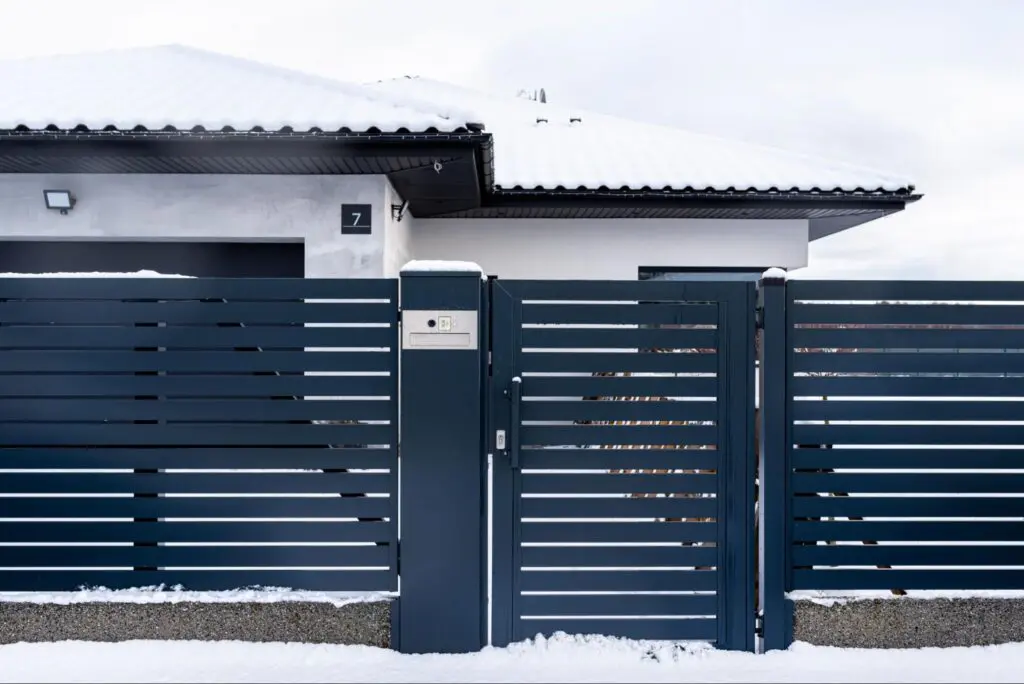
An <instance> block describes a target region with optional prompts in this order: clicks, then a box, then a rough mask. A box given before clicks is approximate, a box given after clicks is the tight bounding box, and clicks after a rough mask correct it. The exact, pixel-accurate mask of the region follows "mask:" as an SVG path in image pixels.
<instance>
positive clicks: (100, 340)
mask: <svg viewBox="0 0 1024 684" xmlns="http://www.w3.org/2000/svg"><path fill="white" fill-rule="evenodd" d="M0 323H3V321H0ZM397 339H398V331H397V329H396V328H395V327H387V328H384V327H359V328H356V327H346V328H341V327H326V326H324V327H310V326H302V325H287V326H252V327H216V326H212V325H209V326H202V325H167V326H163V325H162V326H146V327H141V326H115V325H108V326H77V325H76V326H68V325H26V326H14V325H8V324H4V325H0V350H6V349H12V348H14V349H72V350H81V349H118V348H122V349H124V348H130V349H134V348H136V347H162V348H166V349H176V350H187V349H201V350H208V349H230V350H234V349H237V348H249V349H252V348H257V347H258V348H260V349H263V350H267V349H273V348H289V349H296V348H299V349H302V348H304V347H342V348H346V349H349V348H362V347H370V348H379V347H391V348H394V347H395V346H396V345H397Z"/></svg>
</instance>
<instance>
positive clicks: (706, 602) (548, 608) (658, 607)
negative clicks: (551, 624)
mask: <svg viewBox="0 0 1024 684" xmlns="http://www.w3.org/2000/svg"><path fill="white" fill-rule="evenodd" d="M518 609H519V612H520V613H521V614H522V615H636V616H643V615H714V614H715V612H716V611H717V610H718V599H717V597H715V596H713V595H707V594H705V595H700V594H683V595H673V594H661V595H643V594H640V595H637V594H632V595H631V594H618V595H615V594H611V595H607V594H606V595H599V594H598V595H594V594H590V595H587V594H583V595H580V594H576V595H557V594H554V595H552V594H547V595H539V596H538V595H532V594H527V595H525V596H520V597H519V600H518Z"/></svg>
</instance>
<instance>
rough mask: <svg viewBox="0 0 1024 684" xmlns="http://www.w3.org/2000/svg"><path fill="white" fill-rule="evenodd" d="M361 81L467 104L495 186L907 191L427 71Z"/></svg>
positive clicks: (872, 177)
mask: <svg viewBox="0 0 1024 684" xmlns="http://www.w3.org/2000/svg"><path fill="white" fill-rule="evenodd" d="M367 85H369V86H370V87H372V88H373V89H374V90H375V91H376V92H379V93H383V94H390V95H393V96H399V97H402V98H403V100H404V101H406V102H410V103H417V106H421V107H427V106H429V107H433V108H435V109H440V110H441V111H443V112H449V113H452V112H455V111H457V110H460V109H463V108H468V109H471V110H473V111H474V112H475V113H476V115H477V116H478V117H480V118H481V119H482V121H483V122H484V124H485V125H486V129H487V130H488V131H490V132H491V134H492V135H493V137H494V185H495V188H496V189H497V190H499V191H503V190H577V191H578V190H600V191H604V190H611V191H626V190H642V191H662V192H664V191H670V192H698V193H701V192H711V193H722V192H727V193H746V192H769V193H795V192H799V193H843V194H849V193H855V194H892V193H902V194H909V193H911V192H913V185H912V184H911V182H910V181H909V180H908V179H906V178H902V177H900V176H897V175H894V174H888V173H884V172H880V171H875V170H872V169H867V168H862V167H858V166H854V165H850V164H845V163H841V162H836V161H830V160H825V159H819V158H816V157H812V156H809V155H805V154H799V153H794V152H789V151H785V150H780V149H775V148H771V147H766V146H762V145H755V144H751V143H748V142H742V141H736V140H727V139H723V138H718V137H714V136H710V135H704V134H700V133H694V132H691V131H687V130H682V129H678V128H671V127H667V126H657V125H653V124H645V123H639V122H635V121H630V120H626V119H622V118H618V117H613V116H608V115H604V114H597V113H593V112H587V111H583V110H580V109H573V108H569V107H565V106H560V105H556V104H552V103H541V102H536V101H533V100H527V99H523V98H519V97H514V96H511V95H510V96H507V97H506V96H499V95H493V94H489V93H485V92H480V91H474V90H470V89H468V88H464V87H461V86H456V85H453V84H449V83H443V82H440V81H435V80H431V79H427V78H420V77H404V78H398V79H393V80H387V81H381V82H377V83H373V84H367Z"/></svg>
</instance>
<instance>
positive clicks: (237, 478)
mask: <svg viewBox="0 0 1024 684" xmlns="http://www.w3.org/2000/svg"><path fill="white" fill-rule="evenodd" d="M391 487H392V477H391V475H390V474H388V473H324V472H310V473H81V472H76V473H62V472H59V471H58V472H52V473H11V472H4V473H3V478H2V479H0V492H4V493H9V494H123V493H124V494H131V493H147V492H152V493H160V494H335V493H345V494H359V493H362V494H368V493H381V494H386V493H387V492H388V491H389V490H390V489H391ZM253 505H254V506H255V505H256V504H253Z"/></svg>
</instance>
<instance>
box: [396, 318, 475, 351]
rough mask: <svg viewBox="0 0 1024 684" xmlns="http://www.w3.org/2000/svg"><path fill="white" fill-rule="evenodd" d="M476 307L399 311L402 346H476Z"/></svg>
mask: <svg viewBox="0 0 1024 684" xmlns="http://www.w3.org/2000/svg"><path fill="white" fill-rule="evenodd" d="M478 326H479V321H478V314H477V312H476V311H417V310H409V309H405V310H403V311H402V349H466V350H473V349H476V348H477V345H478V341H477V337H478V332H479V328H478Z"/></svg>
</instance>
